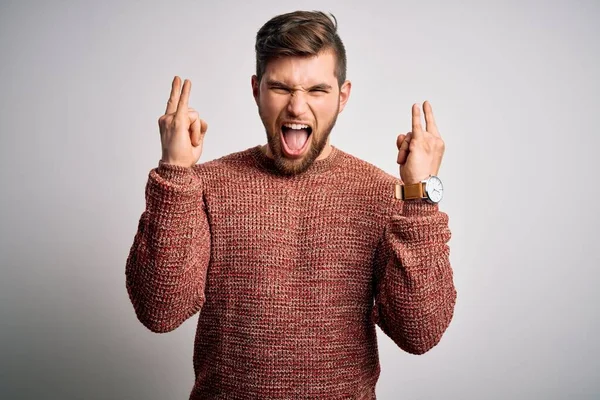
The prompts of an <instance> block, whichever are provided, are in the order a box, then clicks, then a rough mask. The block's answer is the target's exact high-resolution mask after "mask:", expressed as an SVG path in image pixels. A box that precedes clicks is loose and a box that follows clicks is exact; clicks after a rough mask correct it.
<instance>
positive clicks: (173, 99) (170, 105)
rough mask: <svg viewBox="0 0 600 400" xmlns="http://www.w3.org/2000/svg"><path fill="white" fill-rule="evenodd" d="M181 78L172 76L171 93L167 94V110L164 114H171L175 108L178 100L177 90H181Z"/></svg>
mask: <svg viewBox="0 0 600 400" xmlns="http://www.w3.org/2000/svg"><path fill="white" fill-rule="evenodd" d="M180 86H181V79H180V78H179V77H178V76H176V77H175V78H173V83H171V95H170V96H169V101H168V102H167V110H166V111H165V115H166V114H173V113H174V112H175V111H176V110H177V103H178V102H179V92H180V91H181V88H180Z"/></svg>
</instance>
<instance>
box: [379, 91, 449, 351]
mask: <svg viewBox="0 0 600 400" xmlns="http://www.w3.org/2000/svg"><path fill="white" fill-rule="evenodd" d="M423 109H424V112H425V121H426V124H427V125H426V129H423V128H422V127H421V116H420V110H419V106H418V105H417V104H415V105H413V108H412V132H409V133H408V134H407V135H399V136H398V139H397V146H398V160H397V161H398V163H399V164H400V177H401V179H402V182H403V183H404V184H405V185H408V184H410V185H411V186H412V187H415V186H414V184H418V185H417V186H416V187H417V188H419V185H421V182H422V181H423V180H424V179H426V178H428V177H429V176H431V175H437V173H438V171H439V168H440V164H441V161H442V156H443V153H444V142H443V141H442V139H441V137H440V134H439V132H438V129H437V126H436V124H435V120H434V118H433V111H432V109H431V105H430V104H429V103H428V102H425V103H424V104H423ZM440 190H441V188H440ZM439 194H441V193H439ZM437 201H439V198H437ZM386 215H387V216H388V218H389V220H388V222H387V224H386V226H385V230H384V232H383V234H382V237H381V240H380V243H379V246H378V248H377V252H376V258H375V265H374V268H375V280H376V286H375V307H374V317H375V320H376V322H377V323H378V324H379V326H380V327H381V329H382V330H383V331H384V332H385V333H386V334H387V335H388V336H389V337H390V338H391V339H392V340H394V342H395V343H396V344H397V345H398V346H399V347H400V348H402V349H403V350H405V351H407V352H409V353H413V354H422V353H425V352H426V351H428V350H429V349H431V348H432V347H433V346H435V345H436V344H437V343H438V342H439V341H440V340H441V338H442V335H443V333H444V332H445V330H446V329H447V327H448V326H449V324H450V321H451V319H452V316H453V313H454V306H455V303H456V289H455V287H454V282H453V272H452V268H451V266H450V259H449V257H450V249H449V247H448V241H449V240H450V229H449V227H448V215H446V214H445V213H442V212H440V211H439V208H438V205H437V204H431V203H430V202H427V201H425V200H422V199H421V200H406V201H402V200H399V199H393V201H392V202H391V204H390V207H389V210H388V212H387V214H386Z"/></svg>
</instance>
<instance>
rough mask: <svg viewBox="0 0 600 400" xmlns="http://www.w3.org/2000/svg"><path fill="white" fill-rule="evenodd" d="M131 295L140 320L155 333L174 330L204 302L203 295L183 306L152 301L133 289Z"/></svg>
mask: <svg viewBox="0 0 600 400" xmlns="http://www.w3.org/2000/svg"><path fill="white" fill-rule="evenodd" d="M129 297H130V300H131V303H132V305H133V309H134V311H135V315H136V317H137V319H138V321H140V322H141V323H142V325H144V327H146V328H147V329H148V330H149V331H151V332H154V333H167V332H171V331H174V330H175V329H177V328H178V327H179V326H180V325H181V324H183V323H184V322H185V321H186V320H187V319H188V318H190V317H191V316H192V315H194V314H196V313H197V312H198V311H199V310H200V309H201V307H202V305H203V304H204V299H203V297H200V298H198V299H196V300H197V301H190V302H189V303H188V304H187V305H184V306H183V307H181V306H180V307H177V306H175V305H174V304H172V303H170V302H164V301H159V302H157V301H151V300H150V299H148V298H144V297H140V296H135V295H134V293H133V291H131V290H130V291H129Z"/></svg>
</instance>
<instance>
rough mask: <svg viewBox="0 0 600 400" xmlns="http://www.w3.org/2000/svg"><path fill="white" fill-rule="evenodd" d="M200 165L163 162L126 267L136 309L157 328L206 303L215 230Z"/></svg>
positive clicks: (151, 182)
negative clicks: (207, 205)
mask: <svg viewBox="0 0 600 400" xmlns="http://www.w3.org/2000/svg"><path fill="white" fill-rule="evenodd" d="M195 168H196V167H192V168H184V167H179V166H174V165H170V164H166V163H163V162H162V161H159V165H158V168H155V169H153V170H152V171H150V174H149V177H148V182H147V184H146V191H145V193H146V210H145V211H144V212H143V213H142V216H141V217H140V221H139V224H138V228H137V233H136V235H135V237H134V240H133V245H132V246H131V250H130V252H129V256H128V258H127V263H126V267H125V275H126V287H127V292H128V294H129V298H130V300H131V302H132V304H133V308H134V310H135V313H136V315H137V317H138V319H139V320H140V322H142V324H144V326H146V327H147V328H148V329H150V330H151V331H153V332H161V333H162V332H169V331H172V330H174V329H175V328H177V327H178V326H179V325H181V324H182V323H183V322H184V321H185V320H186V319H188V318H189V317H191V316H192V315H194V314H195V313H197V312H198V311H199V310H200V308H201V307H202V305H203V303H204V285H205V281H206V273H207V268H208V264H209V259H210V231H209V225H208V220H207V215H206V209H205V204H204V201H203V188H202V179H201V177H200V176H199V175H198V174H197V173H196V171H195Z"/></svg>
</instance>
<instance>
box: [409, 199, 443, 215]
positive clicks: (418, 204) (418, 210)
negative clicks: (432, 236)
mask: <svg viewBox="0 0 600 400" xmlns="http://www.w3.org/2000/svg"><path fill="white" fill-rule="evenodd" d="M438 211H439V206H438V205H437V204H431V203H428V202H426V201H425V200H406V201H404V205H403V207H402V214H401V215H403V216H405V217H426V216H428V215H432V214H435V213H436V212H438Z"/></svg>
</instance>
